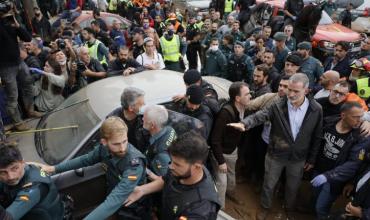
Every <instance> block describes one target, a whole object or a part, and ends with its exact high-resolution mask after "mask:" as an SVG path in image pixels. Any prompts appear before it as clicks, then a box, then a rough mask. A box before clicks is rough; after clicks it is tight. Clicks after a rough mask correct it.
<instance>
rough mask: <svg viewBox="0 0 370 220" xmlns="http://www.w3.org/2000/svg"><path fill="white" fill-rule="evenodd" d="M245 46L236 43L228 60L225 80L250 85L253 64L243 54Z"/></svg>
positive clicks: (239, 42)
mask: <svg viewBox="0 0 370 220" xmlns="http://www.w3.org/2000/svg"><path fill="white" fill-rule="evenodd" d="M244 47H245V44H244V43H243V42H241V41H236V42H235V44H234V53H233V54H232V55H231V57H230V58H229V60H228V64H227V76H226V78H227V79H228V80H230V81H232V82H236V81H244V82H246V83H249V84H250V83H252V76H253V70H254V64H253V61H252V59H251V58H250V57H249V56H248V55H246V54H245V53H244Z"/></svg>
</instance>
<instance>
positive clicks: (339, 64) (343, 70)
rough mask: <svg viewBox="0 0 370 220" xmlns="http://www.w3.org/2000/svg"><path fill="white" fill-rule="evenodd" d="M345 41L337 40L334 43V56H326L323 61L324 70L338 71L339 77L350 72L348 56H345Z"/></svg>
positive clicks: (346, 50) (346, 75) (346, 49)
mask: <svg viewBox="0 0 370 220" xmlns="http://www.w3.org/2000/svg"><path fill="white" fill-rule="evenodd" d="M349 49H350V48H349V45H348V43H347V42H344V41H339V42H338V43H336V44H335V48H334V56H331V57H328V58H327V59H326V60H325V63H324V71H328V70H335V71H337V72H338V73H340V77H347V78H348V77H349V75H350V74H351V71H352V70H351V68H350V64H351V62H350V58H349V56H347V53H348V51H349Z"/></svg>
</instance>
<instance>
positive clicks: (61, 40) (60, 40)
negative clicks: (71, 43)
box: [57, 39, 66, 50]
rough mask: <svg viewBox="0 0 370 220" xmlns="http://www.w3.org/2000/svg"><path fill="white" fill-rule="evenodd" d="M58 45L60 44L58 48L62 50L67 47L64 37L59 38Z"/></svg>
mask: <svg viewBox="0 0 370 220" xmlns="http://www.w3.org/2000/svg"><path fill="white" fill-rule="evenodd" d="M57 45H58V48H59V49H61V50H63V49H65V48H66V42H65V41H64V39H58V40H57Z"/></svg>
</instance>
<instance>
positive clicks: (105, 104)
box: [83, 70, 185, 119]
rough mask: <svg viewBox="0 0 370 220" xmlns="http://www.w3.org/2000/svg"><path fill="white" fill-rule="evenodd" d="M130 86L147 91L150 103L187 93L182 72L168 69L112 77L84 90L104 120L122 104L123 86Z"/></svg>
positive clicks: (147, 101)
mask: <svg viewBox="0 0 370 220" xmlns="http://www.w3.org/2000/svg"><path fill="white" fill-rule="evenodd" d="M130 86H134V87H136V88H139V89H142V90H143V91H145V101H146V104H149V105H150V104H157V103H162V102H167V101H170V100H171V98H172V97H173V96H175V95H178V94H184V91H185V84H184V82H183V79H182V74H181V73H178V72H174V71H169V70H150V71H144V72H141V73H137V74H133V75H130V76H125V77H123V76H115V77H109V78H106V79H103V80H99V81H97V82H95V83H92V84H90V85H89V86H87V87H85V88H83V89H85V90H86V91H85V92H86V96H87V98H88V99H89V103H90V106H91V107H92V109H93V110H94V112H95V113H96V115H97V116H98V117H99V118H101V119H104V118H105V117H106V116H107V115H108V113H109V112H111V111H112V110H113V109H115V108H116V107H119V106H120V99H121V98H120V97H121V94H122V92H123V89H124V88H127V87H130ZM101 91H104V93H101Z"/></svg>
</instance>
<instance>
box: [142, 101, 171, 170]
mask: <svg viewBox="0 0 370 220" xmlns="http://www.w3.org/2000/svg"><path fill="white" fill-rule="evenodd" d="M167 121H168V112H167V110H166V108H164V107H163V106H161V105H151V106H148V107H146V108H145V111H144V117H143V122H144V124H143V127H144V129H145V130H147V131H149V133H150V136H151V137H150V139H149V144H150V145H149V147H148V149H147V151H146V152H145V156H146V158H147V159H148V165H149V168H150V169H151V170H152V171H153V172H154V173H155V174H156V175H158V176H165V175H166V174H167V171H168V166H169V164H170V161H171V158H170V155H169V154H168V152H167V148H168V147H169V146H170V145H171V144H172V142H173V141H174V140H175V139H176V131H175V130H174V129H173V128H172V127H171V126H168V125H166V124H167Z"/></svg>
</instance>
